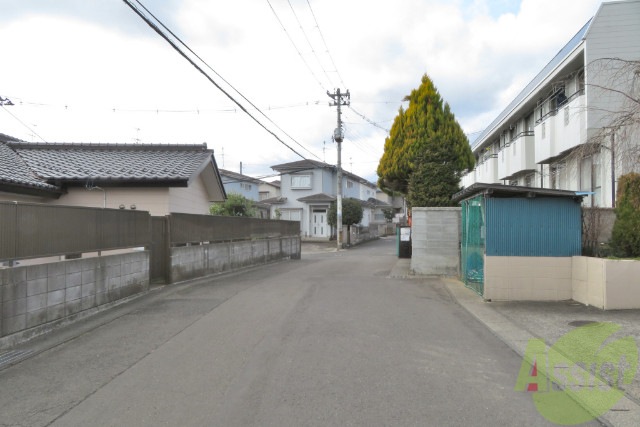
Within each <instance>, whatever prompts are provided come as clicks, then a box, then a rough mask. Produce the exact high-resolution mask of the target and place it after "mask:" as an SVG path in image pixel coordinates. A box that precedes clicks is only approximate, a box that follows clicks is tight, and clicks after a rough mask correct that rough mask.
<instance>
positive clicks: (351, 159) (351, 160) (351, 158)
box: [349, 157, 353, 173]
mask: <svg viewBox="0 0 640 427" xmlns="http://www.w3.org/2000/svg"><path fill="white" fill-rule="evenodd" d="M349 164H350V165H351V173H353V157H349Z"/></svg>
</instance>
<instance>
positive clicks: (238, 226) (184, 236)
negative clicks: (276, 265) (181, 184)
mask: <svg viewBox="0 0 640 427" xmlns="http://www.w3.org/2000/svg"><path fill="white" fill-rule="evenodd" d="M169 220H170V242H171V244H172V245H178V244H185V243H195V242H221V241H231V240H248V239H266V238H271V237H283V236H298V235H300V222H298V221H282V220H270V219H260V218H246V217H233V216H212V215H193V214H179V213H172V214H171V215H169Z"/></svg>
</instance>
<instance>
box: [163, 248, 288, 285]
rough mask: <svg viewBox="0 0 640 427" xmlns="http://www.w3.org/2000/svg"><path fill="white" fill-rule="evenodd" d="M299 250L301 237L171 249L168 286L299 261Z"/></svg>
mask: <svg viewBox="0 0 640 427" xmlns="http://www.w3.org/2000/svg"><path fill="white" fill-rule="evenodd" d="M300 249H301V246H300V237H299V236H292V237H277V238H273V239H264V240H246V241H241V242H224V243H212V244H208V245H195V246H183V247H177V248H171V267H170V274H171V277H170V278H169V282H170V283H176V282H182V281H185V280H190V279H195V278H198V277H205V276H209V275H212V274H218V273H223V272H226V271H231V270H235V269H238V268H243V267H251V266H255V265H260V264H265V263H267V262H269V261H275V260H280V259H287V258H290V259H299V258H300Z"/></svg>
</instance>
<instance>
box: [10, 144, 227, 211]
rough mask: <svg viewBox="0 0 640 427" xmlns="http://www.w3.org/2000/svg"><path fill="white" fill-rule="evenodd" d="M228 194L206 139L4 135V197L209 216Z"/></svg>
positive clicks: (16, 199)
mask: <svg viewBox="0 0 640 427" xmlns="http://www.w3.org/2000/svg"><path fill="white" fill-rule="evenodd" d="M225 198H226V193H225V190H224V187H223V185H222V179H221V177H220V174H219V172H218V167H217V165H216V161H215V158H214V155H213V151H212V150H208V149H207V147H206V144H202V145H157V144H154V145H147V144H135V145H133V144H69V143H65V144H59V143H29V142H24V141H19V140H17V139H15V138H11V137H8V136H6V135H2V134H0V200H3V201H20V202H34V203H48V204H55V205H69V206H88V207H107V208H121V209H140V210H145V211H149V212H150V213H151V214H152V215H166V214H168V213H171V212H181V213H194V214H207V213H208V212H209V206H210V204H211V202H219V201H224V200H225Z"/></svg>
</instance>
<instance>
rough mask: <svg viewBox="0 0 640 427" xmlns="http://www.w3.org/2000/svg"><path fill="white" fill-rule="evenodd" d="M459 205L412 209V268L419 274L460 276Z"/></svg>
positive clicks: (460, 210) (414, 272) (460, 213)
mask: <svg viewBox="0 0 640 427" xmlns="http://www.w3.org/2000/svg"><path fill="white" fill-rule="evenodd" d="M461 215H462V209H461V208H446V207H442V208H438V207H434V208H413V209H411V218H412V220H411V247H412V254H411V271H412V272H413V274H418V275H438V276H454V277H458V276H459V275H460V232H461V230H460V223H461Z"/></svg>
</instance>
